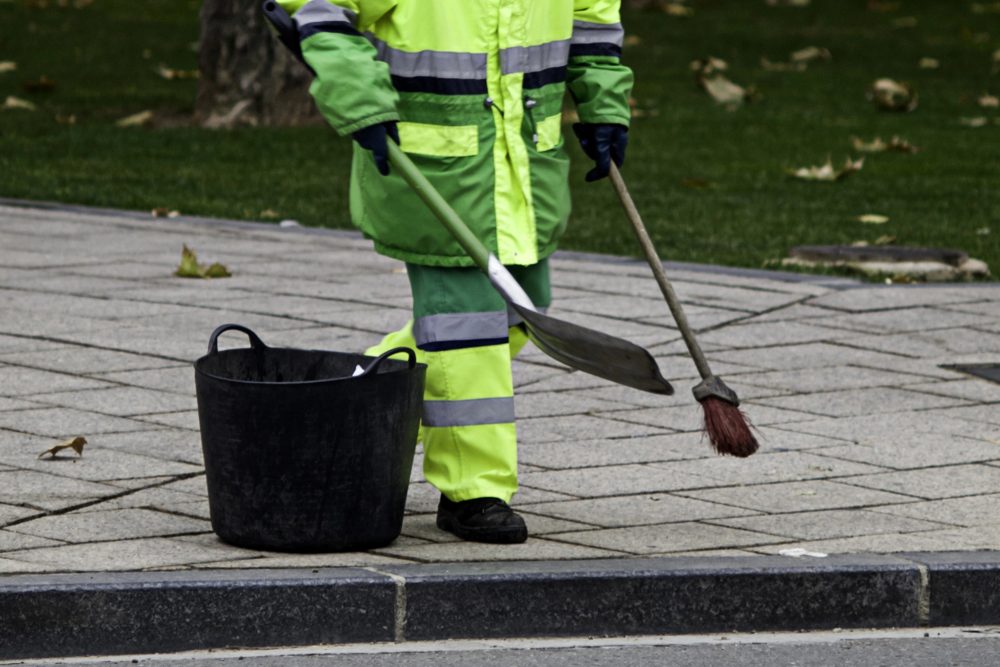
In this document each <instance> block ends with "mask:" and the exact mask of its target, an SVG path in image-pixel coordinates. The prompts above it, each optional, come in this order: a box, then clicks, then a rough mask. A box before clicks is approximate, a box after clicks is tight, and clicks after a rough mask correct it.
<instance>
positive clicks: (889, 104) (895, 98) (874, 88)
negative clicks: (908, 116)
mask: <svg viewBox="0 0 1000 667" xmlns="http://www.w3.org/2000/svg"><path fill="white" fill-rule="evenodd" d="M868 97H869V99H872V100H874V102H875V104H876V105H877V106H878V108H879V109H882V110H883V111H913V110H914V109H916V108H917V92H916V91H915V90H914V89H913V87H912V86H910V84H908V83H903V82H900V81H895V80H893V79H876V80H875V81H874V82H873V83H872V85H871V86H870V87H869V89H868Z"/></svg>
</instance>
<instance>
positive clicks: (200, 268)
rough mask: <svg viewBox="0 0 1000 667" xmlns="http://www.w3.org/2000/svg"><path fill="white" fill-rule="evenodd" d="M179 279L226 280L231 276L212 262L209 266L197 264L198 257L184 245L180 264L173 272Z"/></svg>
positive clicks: (220, 266)
mask: <svg viewBox="0 0 1000 667" xmlns="http://www.w3.org/2000/svg"><path fill="white" fill-rule="evenodd" d="M174 275H175V276H179V277H181V278H228V277H229V276H231V275H232V274H231V273H230V272H229V269H227V268H226V267H225V265H223V264H219V263H218V262H213V263H212V264H210V265H209V266H205V265H203V264H199V263H198V255H197V254H195V252H194V250H192V249H191V248H188V247H187V244H185V245H184V248H183V249H182V250H181V263H180V265H179V266H178V267H177V270H176V271H174Z"/></svg>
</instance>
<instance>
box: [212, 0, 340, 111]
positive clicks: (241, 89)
mask: <svg viewBox="0 0 1000 667" xmlns="http://www.w3.org/2000/svg"><path fill="white" fill-rule="evenodd" d="M260 4H261V2H260V0H204V2H203V3H202V6H201V42H200V44H201V46H200V48H199V56H198V66H199V69H200V70H201V79H200V80H199V82H198V96H197V99H196V101H195V121H196V122H197V123H198V124H200V125H203V126H205V127H234V126H238V125H301V124H304V123H317V122H321V117H320V115H319V113H318V112H317V111H316V107H315V105H314V104H313V101H312V98H310V97H309V93H308V88H309V82H310V80H311V79H312V75H311V74H310V73H309V71H308V70H307V69H306V68H305V67H303V66H302V65H301V64H300V63H299V62H297V61H296V60H295V58H293V57H292V56H291V54H289V53H288V52H287V50H286V49H285V47H284V46H282V45H281V42H279V41H278V39H277V38H276V37H274V35H273V34H271V30H270V28H269V27H268V26H267V22H266V20H265V19H264V15H263V14H262V13H261V11H260Z"/></svg>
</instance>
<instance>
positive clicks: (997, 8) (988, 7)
mask: <svg viewBox="0 0 1000 667" xmlns="http://www.w3.org/2000/svg"><path fill="white" fill-rule="evenodd" d="M971 9H972V13H973V14H1000V2H973V3H972V7H971Z"/></svg>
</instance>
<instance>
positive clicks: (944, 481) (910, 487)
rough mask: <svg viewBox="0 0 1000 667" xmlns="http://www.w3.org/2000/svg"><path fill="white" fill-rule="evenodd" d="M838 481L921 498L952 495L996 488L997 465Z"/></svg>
mask: <svg viewBox="0 0 1000 667" xmlns="http://www.w3.org/2000/svg"><path fill="white" fill-rule="evenodd" d="M841 481H843V482H844V483H845V484H854V485H857V486H862V487H864V488H867V489H881V490H883V491H892V492H894V493H905V494H906V495H909V496H914V497H917V498H923V499H931V498H952V497H957V496H972V495H976V494H989V493H993V492H995V491H996V490H997V489H1000V468H998V467H995V466H989V465H982V464H975V463H971V464H964V465H954V466H945V467H936V468H924V469H922V470H906V471H900V472H885V473H878V474H874V475H862V476H858V477H847V478H845V479H843V480H841Z"/></svg>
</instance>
